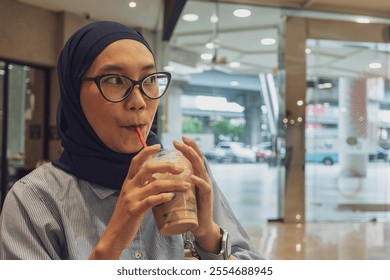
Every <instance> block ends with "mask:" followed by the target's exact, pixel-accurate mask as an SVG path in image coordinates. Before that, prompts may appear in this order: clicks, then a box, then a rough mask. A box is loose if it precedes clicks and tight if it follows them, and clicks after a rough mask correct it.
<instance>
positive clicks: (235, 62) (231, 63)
mask: <svg viewBox="0 0 390 280" xmlns="http://www.w3.org/2000/svg"><path fill="white" fill-rule="evenodd" d="M229 65H230V67H233V68H238V67H240V66H241V63H240V62H238V61H232V62H230V63H229Z"/></svg>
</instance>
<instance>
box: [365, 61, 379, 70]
mask: <svg viewBox="0 0 390 280" xmlns="http://www.w3.org/2000/svg"><path fill="white" fill-rule="evenodd" d="M368 67H370V69H379V68H382V63H380V62H372V63H370V64H369V65H368Z"/></svg>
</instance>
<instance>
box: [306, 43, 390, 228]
mask: <svg viewBox="0 0 390 280" xmlns="http://www.w3.org/2000/svg"><path fill="white" fill-rule="evenodd" d="M388 53H389V46H388V44H377V43H364V42H361V43H358V42H341V41H328V40H308V41H307V99H306V103H307V107H306V135H305V136H306V137H305V138H306V167H305V172H306V179H305V181H306V205H307V207H306V219H307V220H309V221H372V220H379V219H388V218H389V215H388V210H389V209H388V203H389V199H390V197H389V189H390V173H389V171H390V170H389V159H390V158H389V157H388V155H389V152H390V150H389V147H390V142H389V137H388V132H389V128H390V122H389V119H390V118H389V117H388V115H389V113H390V111H389V110H390V107H389V106H388V104H389V100H390V92H389V84H388V78H389V77H388V73H389V71H388V70H389V63H388V61H389V55H388Z"/></svg>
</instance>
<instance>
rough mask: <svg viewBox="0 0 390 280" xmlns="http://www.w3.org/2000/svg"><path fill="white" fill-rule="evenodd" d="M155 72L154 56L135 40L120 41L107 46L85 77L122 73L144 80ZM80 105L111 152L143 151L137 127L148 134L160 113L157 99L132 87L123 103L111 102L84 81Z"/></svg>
mask: <svg viewBox="0 0 390 280" xmlns="http://www.w3.org/2000/svg"><path fill="white" fill-rule="evenodd" d="M154 72H156V67H155V65H154V59H153V55H152V54H151V53H150V51H149V50H148V48H147V47H145V46H144V45H143V44H142V43H140V42H138V41H135V40H129V39H124V40H119V41H116V42H114V43H112V44H110V45H109V46H107V47H106V48H105V49H104V50H103V51H102V52H101V53H100V54H99V56H98V57H96V59H95V60H94V62H93V63H92V64H91V66H90V67H89V69H88V71H87V72H86V73H85V77H95V76H97V75H103V74H121V75H125V76H127V77H129V78H131V79H133V80H141V79H142V78H143V77H145V76H147V75H148V74H151V73H154ZM80 102H81V107H82V109H83V111H84V114H85V116H86V118H87V120H88V122H89V124H90V125H91V126H92V128H93V129H94V131H95V132H96V134H97V135H98V136H99V138H100V139H101V140H102V141H103V142H104V144H106V145H107V146H108V147H109V148H110V149H112V150H114V151H116V152H120V153H134V152H137V151H139V150H140V149H141V148H142V144H141V142H140V141H139V139H138V136H137V133H136V130H135V128H136V127H139V128H140V129H141V132H142V134H143V136H144V137H145V139H146V136H147V135H148V134H149V131H150V128H151V126H152V122H153V118H154V115H155V113H156V110H157V106H158V100H151V99H149V98H148V97H146V96H145V95H143V94H142V93H141V91H140V88H139V86H136V87H134V88H133V90H132V92H131V93H130V95H129V96H128V97H127V98H126V99H125V100H123V101H121V102H118V103H112V102H109V101H107V100H106V99H104V97H103V96H102V95H101V93H100V92H99V89H98V87H97V85H96V83H95V82H93V81H83V82H82V85H81V91H80Z"/></svg>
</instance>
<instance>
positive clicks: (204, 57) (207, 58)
mask: <svg viewBox="0 0 390 280" xmlns="http://www.w3.org/2000/svg"><path fill="white" fill-rule="evenodd" d="M200 58H201V59H203V60H211V59H212V58H213V55H212V54H210V53H202V54H201V55H200Z"/></svg>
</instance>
